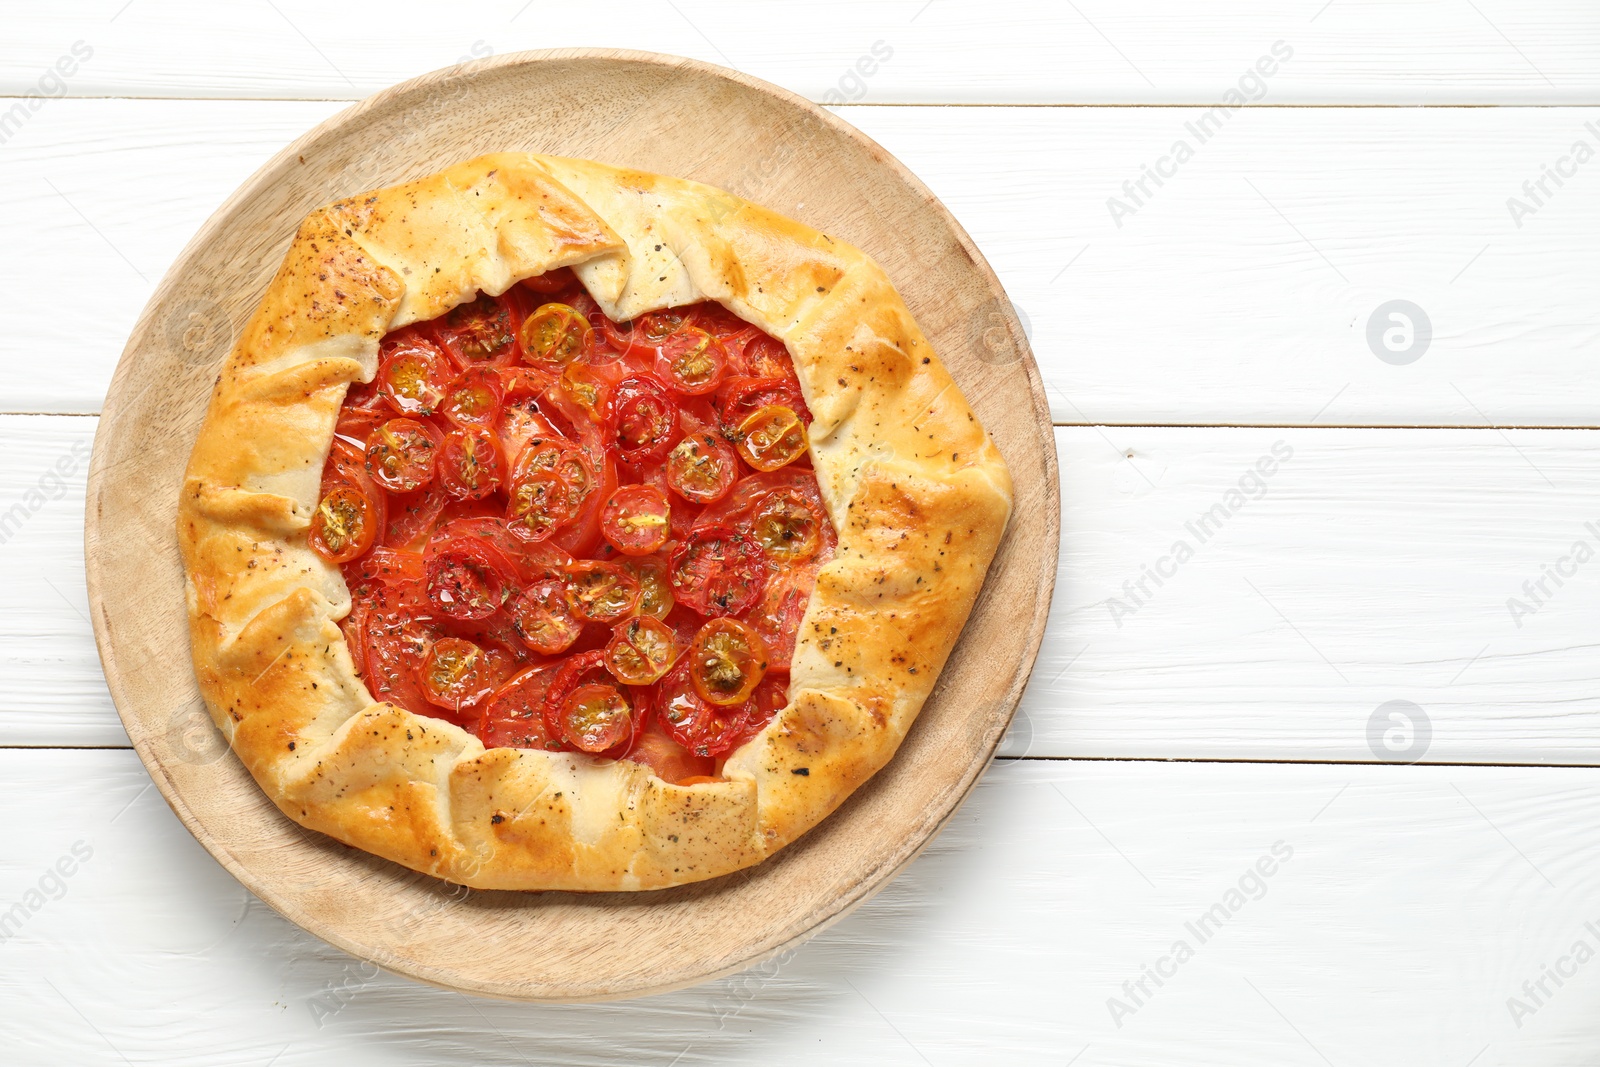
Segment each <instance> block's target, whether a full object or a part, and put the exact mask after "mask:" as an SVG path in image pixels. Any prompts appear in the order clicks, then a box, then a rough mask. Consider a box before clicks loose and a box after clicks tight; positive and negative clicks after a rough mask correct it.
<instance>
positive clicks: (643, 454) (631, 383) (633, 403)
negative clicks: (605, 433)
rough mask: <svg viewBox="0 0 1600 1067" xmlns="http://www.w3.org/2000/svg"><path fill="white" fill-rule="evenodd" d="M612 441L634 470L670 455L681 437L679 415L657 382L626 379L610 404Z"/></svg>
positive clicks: (618, 387) (638, 377)
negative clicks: (642, 464)
mask: <svg viewBox="0 0 1600 1067" xmlns="http://www.w3.org/2000/svg"><path fill="white" fill-rule="evenodd" d="M611 412H612V415H611V422H612V435H613V436H612V439H613V441H614V442H615V443H616V446H617V450H618V452H619V454H620V455H621V456H622V460H623V462H624V463H630V464H633V465H635V466H637V465H639V464H641V463H649V462H650V461H652V460H656V459H659V458H661V457H662V456H664V455H666V454H667V451H668V449H670V448H671V447H672V446H673V443H674V442H675V441H676V440H677V436H678V413H677V411H676V409H675V408H674V406H673V403H672V395H671V394H670V393H669V392H668V391H667V387H666V386H664V385H662V384H661V383H660V382H658V381H656V380H655V379H654V378H647V377H644V376H642V375H641V376H637V377H633V378H625V379H623V381H622V382H621V383H619V384H618V385H617V388H616V391H615V393H614V394H613V398H612V401H611Z"/></svg>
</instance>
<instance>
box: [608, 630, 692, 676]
mask: <svg viewBox="0 0 1600 1067" xmlns="http://www.w3.org/2000/svg"><path fill="white" fill-rule="evenodd" d="M677 658H678V635H677V634H675V633H673V632H672V627H670V626H668V625H667V624H666V623H664V622H662V621H660V620H659V619H652V618H651V617H650V616H648V615H645V616H641V617H639V618H636V619H629V620H627V621H626V622H623V623H620V624H618V626H617V629H616V632H615V633H613V634H612V635H611V643H610V644H608V645H606V659H605V663H606V669H607V670H608V671H610V672H611V675H612V677H614V678H616V679H617V681H619V682H626V683H628V684H629V685H649V684H650V683H651V682H654V681H655V680H656V679H658V678H660V677H661V676H662V675H663V674H666V673H667V671H668V670H669V669H671V667H672V664H673V663H674V662H676V661H677Z"/></svg>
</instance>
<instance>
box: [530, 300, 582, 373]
mask: <svg viewBox="0 0 1600 1067" xmlns="http://www.w3.org/2000/svg"><path fill="white" fill-rule="evenodd" d="M518 340H520V341H521V343H522V360H523V362H524V363H527V364H529V365H530V366H534V367H538V368H540V369H541V370H546V371H550V372H552V373H560V372H561V371H562V370H563V369H564V368H565V367H566V366H567V364H569V363H571V362H572V361H573V360H576V359H582V358H584V357H585V356H587V355H589V353H591V352H593V351H594V329H593V327H591V326H590V325H589V320H588V319H587V318H585V317H584V315H583V314H582V313H581V312H580V311H578V309H577V308H574V307H571V306H569V305H567V304H545V305H543V306H542V307H540V308H539V309H538V310H536V311H535V312H534V313H533V314H531V315H529V316H528V317H527V319H525V320H524V321H523V323H522V330H521V332H520V333H519V334H518Z"/></svg>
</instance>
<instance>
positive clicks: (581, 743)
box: [557, 682, 633, 753]
mask: <svg viewBox="0 0 1600 1067" xmlns="http://www.w3.org/2000/svg"><path fill="white" fill-rule="evenodd" d="M557 714H558V715H560V717H561V718H560V721H561V733H562V736H563V737H565V738H566V741H567V743H568V744H569V745H571V746H572V747H573V748H575V749H577V750H578V751H579V752H590V753H597V752H604V751H606V750H607V749H610V748H616V747H617V746H618V745H620V744H622V743H623V742H624V741H626V740H627V739H628V737H629V735H631V734H632V733H633V705H632V704H631V703H630V702H629V700H628V698H627V696H626V695H625V694H624V693H623V692H622V691H621V690H620V689H618V688H617V687H616V686H614V685H606V684H605V683H603V682H595V683H590V684H588V685H580V686H579V687H578V688H576V689H574V690H573V691H572V693H571V694H570V695H569V696H568V697H567V699H566V702H565V703H563V704H562V705H561V708H560V710H559V712H558V713H557Z"/></svg>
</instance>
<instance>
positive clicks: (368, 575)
mask: <svg viewBox="0 0 1600 1067" xmlns="http://www.w3.org/2000/svg"><path fill="white" fill-rule="evenodd" d="M426 566H427V565H426V562H425V561H424V559H423V556H422V553H420V552H403V551H399V550H396V549H393V548H384V547H383V546H381V545H380V546H379V547H377V548H374V549H373V550H372V551H371V552H368V553H367V554H366V556H365V558H363V559H362V560H361V562H360V563H358V564H356V566H355V573H356V576H357V578H358V580H359V581H361V582H362V583H366V582H377V583H378V584H380V585H383V586H386V587H388V588H390V589H400V588H403V587H405V586H409V585H418V584H420V583H421V582H422V581H423V580H424V579H425V578H426V577H427V570H426Z"/></svg>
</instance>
